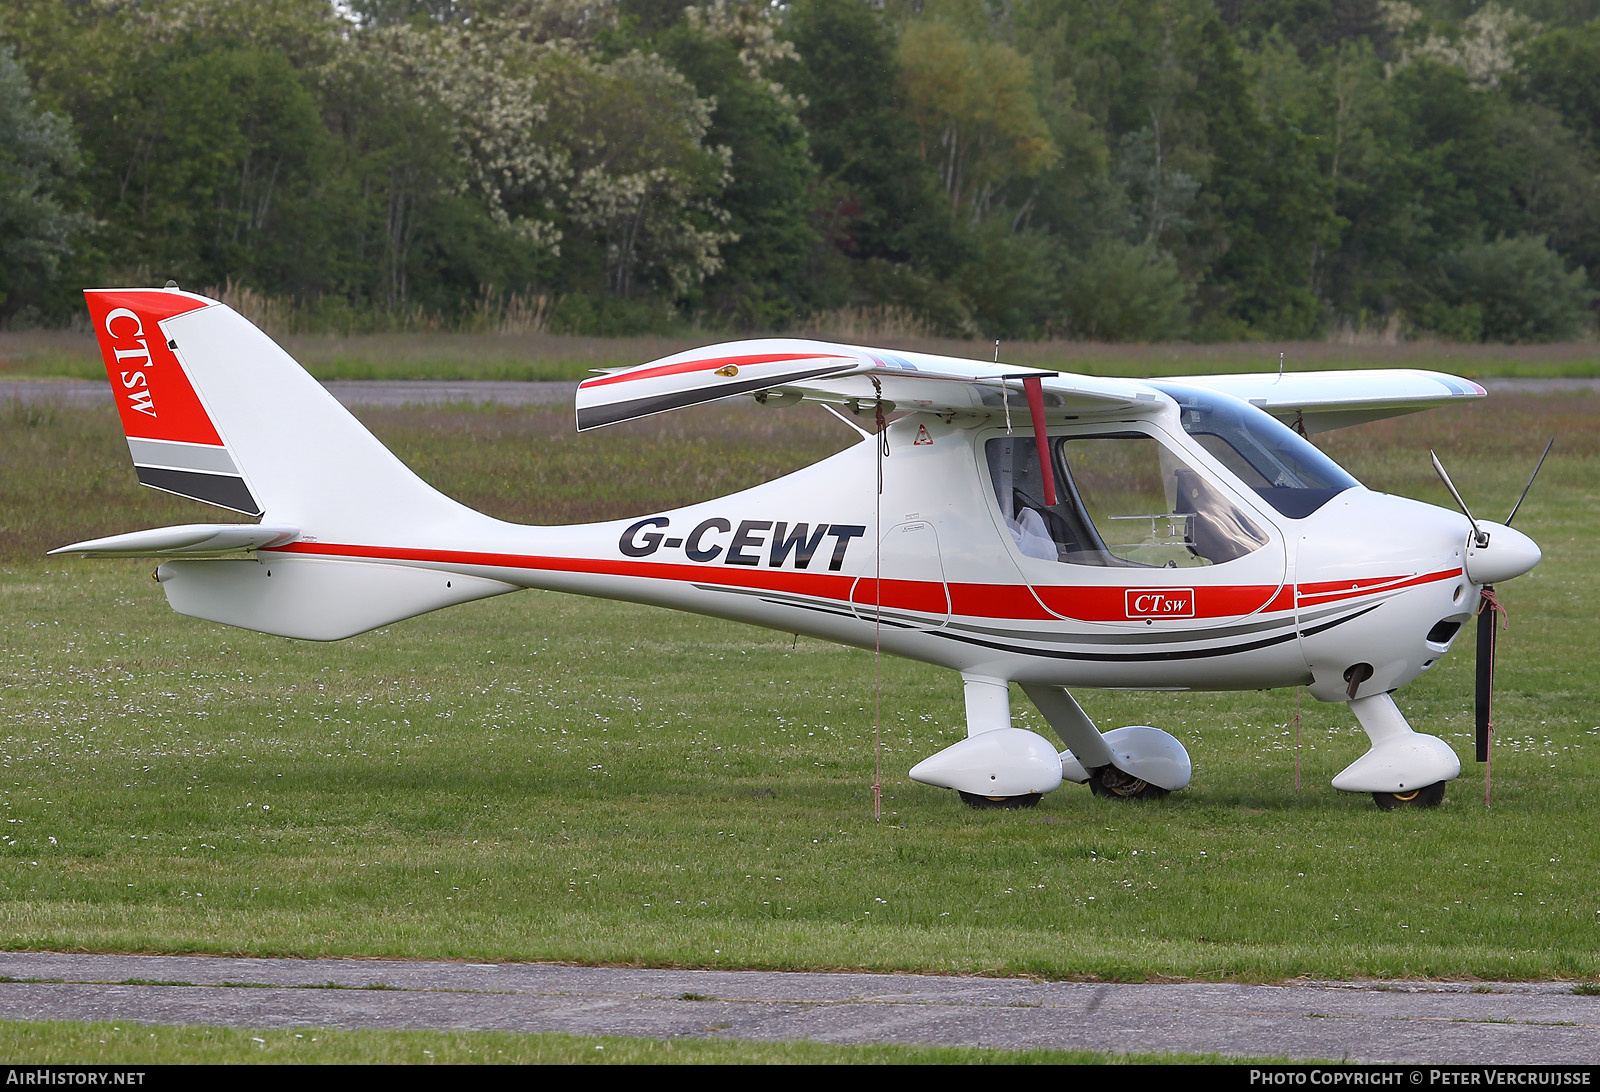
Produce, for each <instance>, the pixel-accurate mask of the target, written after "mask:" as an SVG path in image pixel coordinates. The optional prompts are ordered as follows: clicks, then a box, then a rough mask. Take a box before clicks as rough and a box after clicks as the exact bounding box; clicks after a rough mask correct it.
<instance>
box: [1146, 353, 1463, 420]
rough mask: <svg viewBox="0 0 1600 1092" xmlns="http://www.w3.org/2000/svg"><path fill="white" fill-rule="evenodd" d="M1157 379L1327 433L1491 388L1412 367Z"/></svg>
mask: <svg viewBox="0 0 1600 1092" xmlns="http://www.w3.org/2000/svg"><path fill="white" fill-rule="evenodd" d="M1156 382H1172V383H1182V384H1185V385H1186V386H1191V387H1203V388H1205V389H1207V390H1213V391H1219V392H1221V393H1223V394H1231V395H1232V396H1233V397H1235V398H1240V399H1243V400H1244V401H1246V402H1249V403H1250V404H1251V405H1252V406H1257V407H1259V408H1260V409H1264V410H1266V411H1267V412H1268V413H1270V414H1272V415H1273V416H1274V417H1276V418H1278V419H1279V420H1280V421H1282V422H1284V423H1285V424H1287V425H1293V424H1294V423H1295V422H1296V421H1300V422H1301V423H1302V425H1303V426H1304V428H1305V430H1306V432H1308V433H1309V432H1327V431H1329V430H1331V429H1336V428H1344V427H1345V426H1347V425H1359V424H1362V423H1364V422H1367V421H1377V420H1379V419H1381V418H1384V417H1398V416H1399V415H1401V414H1404V413H1415V412H1416V411H1418V410H1425V409H1433V408H1435V407H1437V406H1444V405H1449V404H1450V403H1452V402H1459V401H1463V400H1470V399H1476V398H1482V397H1484V395H1486V394H1487V393H1488V392H1487V391H1485V390H1484V389H1483V388H1482V387H1480V386H1478V384H1476V383H1474V382H1472V381H1471V380H1469V379H1462V378H1460V377H1459V376H1454V375H1445V374H1444V373H1443V372H1427V371H1418V370H1416V369H1412V368H1395V369H1373V370H1370V371H1367V370H1358V371H1344V372H1284V373H1282V374H1281V375H1280V374H1278V373H1274V372H1256V373H1252V374H1249V375H1178V376H1170V377H1168V378H1167V379H1166V380H1157V381H1156Z"/></svg>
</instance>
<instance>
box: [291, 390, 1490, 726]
mask: <svg viewBox="0 0 1600 1092" xmlns="http://www.w3.org/2000/svg"><path fill="white" fill-rule="evenodd" d="M960 425H961V422H959V421H957V422H955V423H953V424H952V423H945V422H943V421H941V420H939V419H938V418H935V417H933V416H931V415H928V414H915V415H912V416H908V417H905V418H901V419H900V420H899V421H896V422H895V423H894V424H893V425H892V426H891V427H890V428H889V431H888V454H887V456H885V457H882V458H881V470H882V481H883V490H882V493H881V495H880V493H879V491H878V481H879V469H880V457H879V455H878V451H877V445H876V441H875V438H868V439H864V440H863V441H862V442H861V443H858V444H856V445H854V446H853V447H851V448H849V449H847V450H845V451H843V452H840V453H839V454H837V455H835V456H833V457H832V458H829V459H826V460H824V461H822V462H820V463H817V464H815V465H813V466H810V467H807V468H805V469H803V470H801V471H798V472H796V473H794V474H791V475H788V476H786V477H783V478H780V479H777V480H775V481H771V482H768V483H766V484H763V485H760V486H757V487H755V488H753V489H750V490H746V491H744V492H741V493H737V494H734V495H731V496H728V497H723V498H719V499H716V500H711V501H706V502H704V503H701V504H695V505H690V506H688V507H685V508H681V509H676V510H673V511H669V512H664V513H660V514H655V515H650V516H645V517H640V518H636V519H626V520H617V521H613V522H608V523H598V524H585V525H580V526H569V527H524V526H519V525H515V524H508V523H503V522H499V521H495V520H490V519H488V518H486V517H478V518H477V519H463V520H460V521H447V522H446V523H445V524H443V525H439V526H434V527H426V526H424V527H419V528H417V529H416V531H415V533H411V534H407V536H406V541H404V542H392V541H391V542H326V541H300V542H295V543H292V544H290V545H288V546H286V547H283V548H281V549H276V550H275V549H263V550H261V551H260V556H261V558H262V559H263V560H267V561H270V559H271V558H272V557H274V556H283V555H297V556H300V557H307V558H310V557H325V558H338V559H362V560H366V561H370V562H377V563H380V564H382V563H386V562H387V563H397V564H403V565H406V566H409V567H419V566H420V567H427V568H436V569H439V570H443V571H447V572H452V573H460V574H463V575H469V576H473V577H480V578H483V579H487V580H493V581H500V582H503V583H505V584H510V585H515V586H519V587H528V588H546V589H554V590H560V591H567V592H574V593H578V594H583V595H593V596H601V597H605V598H611V599H621V600H629V601H634V602H641V603H651V604H656V605H660V606H665V607H673V608H677V609H681V610H688V611H694V612H697V613H702V614H707V615H714V616H717V617H722V618H728V619H733V620H736V621H742V622H749V623H751V624H754V625H759V626H764V627H768V628H772V629H778V630H781V631H784V632H793V633H803V634H807V635H810V636H814V637H818V638H822V639H825V640H830V641H838V642H842V643H845V644H852V645H857V646H861V647H869V648H870V647H873V646H874V645H881V647H882V649H883V650H884V651H885V652H889V653H891V654H894V655H898V656H904V657H908V658H911V659H917V660H923V661H926V662H929V663H934V664H938V665H941V666H944V667H949V668H952V669H955V670H958V671H961V672H963V673H966V674H970V675H979V676H986V677H989V678H994V679H1002V680H1012V681H1016V682H1022V683H1045V684H1052V685H1057V686H1067V687H1072V686H1090V687H1126V688H1141V689H1197V690H1228V689H1255V688H1269V687H1279V686H1298V685H1309V686H1310V687H1311V689H1312V692H1313V694H1315V695H1316V696H1317V697H1319V698H1322V699H1324V700H1330V701H1332V700H1344V699H1345V698H1346V697H1348V696H1349V683H1348V676H1347V672H1348V671H1349V670H1350V669H1351V668H1352V667H1353V666H1355V665H1365V667H1366V668H1367V669H1368V670H1366V671H1365V672H1363V673H1362V675H1363V679H1364V680H1365V681H1358V686H1359V688H1360V692H1361V693H1362V694H1366V693H1378V692H1382V691H1386V690H1392V689H1394V688H1395V687H1398V686H1400V685H1402V684H1404V683H1405V682H1407V681H1409V680H1410V679H1412V678H1415V677H1416V676H1417V675H1418V674H1419V673H1420V672H1422V671H1423V670H1425V669H1426V668H1427V667H1428V666H1430V665H1431V664H1432V663H1433V661H1434V660H1435V659H1436V658H1437V657H1438V656H1440V655H1442V654H1443V653H1444V652H1445V651H1446V650H1447V649H1448V647H1449V645H1450V641H1451V639H1452V638H1453V637H1454V635H1455V632H1456V630H1457V629H1458V627H1459V623H1460V622H1462V621H1464V620H1465V618H1466V617H1467V616H1468V614H1469V612H1470V611H1471V610H1472V608H1473V606H1474V604H1475V603H1476V602H1477V587H1476V586H1475V585H1473V584H1471V583H1470V582H1469V580H1468V578H1467V576H1466V575H1465V573H1464V568H1463V557H1464V554H1465V551H1466V547H1467V540H1468V533H1469V526H1468V523H1467V521H1466V519H1465V518H1464V517H1463V516H1461V515H1460V514H1458V513H1455V512H1450V511H1447V510H1444V509H1440V508H1435V507H1432V506H1429V505H1425V504H1421V503H1418V502H1415V501H1409V500H1405V499H1402V498H1397V497H1392V496H1387V495H1384V494H1379V493H1374V492H1371V491H1369V490H1367V489H1365V488H1362V487H1360V486H1353V487H1351V488H1347V489H1344V490H1343V491H1341V492H1338V493H1337V494H1336V495H1334V496H1333V497H1332V499H1330V500H1328V501H1327V502H1326V503H1324V504H1322V505H1321V506H1320V507H1319V508H1317V509H1316V510H1315V511H1313V512H1311V513H1310V514H1308V515H1306V516H1303V517H1301V518H1289V517H1286V516H1285V515H1283V514H1282V513H1280V512H1278V511H1276V510H1274V508H1273V507H1272V506H1271V505H1270V504H1268V503H1266V502H1265V501H1263V500H1262V498H1261V497H1260V496H1257V494H1256V492H1255V491H1253V490H1251V489H1250V488H1249V487H1247V486H1245V485H1244V484H1243V483H1242V482H1241V480H1240V479H1239V477H1238V476H1237V475H1236V474H1234V473H1232V472H1230V470H1229V469H1228V468H1226V467H1225V466H1224V465H1223V464H1222V463H1221V462H1219V461H1218V460H1217V459H1216V458H1214V457H1213V456H1212V455H1211V454H1209V453H1208V450H1207V449H1206V448H1205V447H1203V446H1202V445H1201V444H1199V443H1196V442H1195V440H1194V439H1193V438H1192V437H1190V436H1188V435H1186V434H1185V433H1184V431H1183V429H1182V428H1181V427H1180V426H1179V424H1178V414H1177V411H1176V409H1175V408H1173V409H1171V410H1170V412H1168V413H1166V414H1156V415H1146V416H1143V417H1140V418H1138V419H1132V420H1128V421H1126V422H1112V423H1109V424H1108V422H1106V421H1104V420H1099V421H1095V422H1093V423H1086V424H1082V425H1070V424H1069V425H1065V426H1053V427H1052V428H1051V429H1050V435H1051V436H1052V437H1057V436H1068V437H1071V436H1073V435H1074V434H1075V433H1081V434H1084V435H1086V436H1089V435H1092V436H1103V435H1106V434H1108V433H1111V432H1115V433H1117V434H1118V435H1136V434H1137V435H1142V436H1147V437H1150V438H1152V439H1154V440H1156V441H1159V444H1160V445H1163V446H1164V447H1165V448H1166V449H1168V450H1170V451H1171V452H1173V453H1176V454H1177V455H1179V456H1181V458H1182V459H1183V460H1184V461H1185V462H1186V463H1187V465H1188V467H1190V468H1192V469H1193V471H1194V472H1195V473H1197V474H1198V475H1200V476H1202V477H1203V478H1204V479H1205V484H1206V485H1207V486H1209V487H1210V489H1211V490H1214V491H1216V492H1215V494H1213V495H1220V496H1221V497H1223V498H1224V499H1225V501H1226V502H1229V503H1231V505H1233V506H1234V507H1235V508H1236V509H1237V511H1238V512H1239V513H1241V514H1242V516H1243V517H1244V519H1245V521H1246V522H1248V524H1249V525H1251V526H1252V527H1253V528H1254V529H1255V531H1254V533H1255V535H1256V538H1255V539H1254V540H1252V541H1251V542H1250V544H1249V545H1250V547H1251V548H1250V552H1248V553H1247V554H1246V555H1245V556H1239V557H1237V558H1231V559H1229V560H1226V561H1224V562H1222V563H1214V564H1200V565H1195V566H1189V567H1176V566H1171V567H1169V566H1168V565H1150V564H1134V563H1129V562H1122V561H1116V563H1114V564H1110V565H1107V564H1074V563H1071V562H1069V561H1062V560H1058V559H1056V558H1054V557H1041V556H1037V553H1038V551H1034V552H1032V553H1030V552H1028V551H1026V550H1025V549H1024V548H1023V546H1022V545H1021V544H1020V542H1019V539H1018V537H1017V535H1016V534H1014V533H1012V532H1011V531H1008V519H1007V516H1008V513H1006V512H1003V511H1002V507H1001V502H1000V500H999V499H998V498H997V493H1000V492H1003V491H1002V490H999V489H998V488H997V487H996V486H995V484H994V482H993V480H992V476H991V472H990V469H989V468H988V467H987V466H986V465H985V450H986V448H985V445H986V444H987V443H988V442H989V441H991V440H994V439H996V438H1003V437H1006V436H1008V435H1009V433H1008V432H1007V430H1006V429H1004V428H1001V427H994V426H992V425H990V424H988V423H985V424H982V425H978V426H974V427H960ZM1007 495H1009V494H1007ZM1112 518H1113V519H1123V520H1129V519H1132V520H1135V521H1136V522H1137V521H1138V520H1142V519H1144V518H1145V517H1142V516H1141V517H1131V516H1114V517H1112ZM1151 526H1152V527H1154V526H1155V524H1154V523H1153V522H1152V524H1151ZM1139 533H1141V534H1143V533H1145V532H1144V531H1143V524H1140V530H1139ZM1508 533H1509V534H1515V532H1508ZM1149 534H1150V535H1152V536H1154V535H1155V534H1156V532H1155V530H1151V531H1150V532H1149ZM1113 560H1115V559H1113ZM880 577H881V582H880V579H879V578H880ZM1452 623H1453V624H1452Z"/></svg>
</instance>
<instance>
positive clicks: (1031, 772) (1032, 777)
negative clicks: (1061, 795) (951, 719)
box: [911, 675, 1061, 808]
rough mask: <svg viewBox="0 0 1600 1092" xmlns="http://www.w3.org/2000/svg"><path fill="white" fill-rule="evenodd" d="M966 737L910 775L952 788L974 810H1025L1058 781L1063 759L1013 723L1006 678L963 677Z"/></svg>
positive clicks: (1045, 742) (1044, 741) (1048, 744)
mask: <svg viewBox="0 0 1600 1092" xmlns="http://www.w3.org/2000/svg"><path fill="white" fill-rule="evenodd" d="M961 681H962V685H963V689H964V691H965V694H966V699H967V738H966V739H964V740H962V741H961V742H960V743H953V744H951V745H950V746H949V747H946V748H945V749H944V750H942V751H940V752H939V753H938V754H936V755H933V756H932V757H930V758H925V759H923V760H922V761H921V762H919V763H917V764H916V765H915V766H913V767H912V768H911V779H912V780H913V781H921V782H922V783H923V784H925V785H938V786H939V787H940V788H946V789H955V790H956V791H957V792H959V793H960V794H961V799H962V800H963V801H965V802H966V803H967V804H968V805H969V806H971V807H974V808H1029V807H1032V806H1033V805H1035V804H1037V803H1038V802H1039V797H1041V796H1043V795H1044V794H1045V793H1047V792H1052V791H1054V790H1055V789H1056V787H1057V786H1059V785H1060V784H1061V757H1060V755H1058V754H1057V753H1056V749H1055V745H1054V744H1052V743H1051V742H1050V741H1049V740H1047V739H1045V738H1044V737H1043V736H1041V735H1039V734H1038V733H1037V732H1030V731H1028V730H1027V729H1025V728H1013V727H1012V726H1011V689H1010V684H1009V683H1007V682H1006V681H1005V680H1004V679H994V678H989V677H987V676H980V675H962V676H961Z"/></svg>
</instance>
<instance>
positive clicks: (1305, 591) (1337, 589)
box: [1299, 569, 1462, 606]
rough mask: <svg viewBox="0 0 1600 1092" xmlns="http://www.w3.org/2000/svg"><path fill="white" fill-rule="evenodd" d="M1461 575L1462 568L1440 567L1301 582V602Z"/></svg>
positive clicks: (1331, 599)
mask: <svg viewBox="0 0 1600 1092" xmlns="http://www.w3.org/2000/svg"><path fill="white" fill-rule="evenodd" d="M1461 575H1462V570H1461V569H1440V570H1439V571H1438V572H1435V573H1425V574H1423V575H1422V576H1410V577H1406V576H1376V577H1371V578H1368V579H1366V580H1324V581H1320V582H1318V583H1316V584H1301V585H1300V588H1299V602H1300V604H1301V606H1306V605H1308V604H1311V605H1320V604H1323V603H1337V602H1338V601H1339V600H1341V599H1354V598H1356V597H1357V596H1362V595H1368V594H1370V593H1372V592H1380V591H1397V590H1399V589H1400V588H1414V587H1416V586H1418V585H1419V584H1432V583H1434V582H1435V581H1438V580H1451V579H1454V578H1455V577H1458V576H1461Z"/></svg>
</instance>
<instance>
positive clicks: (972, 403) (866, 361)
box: [577, 338, 1163, 431]
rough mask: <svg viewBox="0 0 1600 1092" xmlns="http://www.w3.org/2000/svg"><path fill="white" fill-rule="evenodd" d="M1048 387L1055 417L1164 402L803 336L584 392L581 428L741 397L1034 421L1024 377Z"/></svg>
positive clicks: (683, 361) (1112, 383)
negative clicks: (879, 404) (877, 405)
mask: <svg viewBox="0 0 1600 1092" xmlns="http://www.w3.org/2000/svg"><path fill="white" fill-rule="evenodd" d="M1024 378H1036V379H1038V380H1039V382H1040V386H1041V388H1042V395H1043V403H1044V410H1045V416H1046V418H1047V419H1051V420H1060V419H1066V418H1069V417H1071V418H1082V417H1100V416H1118V415H1120V416H1128V415H1132V414H1140V413H1146V412H1149V411H1151V410H1153V409H1155V408H1157V407H1158V406H1160V405H1161V404H1162V401H1163V399H1162V396H1161V395H1160V394H1159V393H1157V392H1156V391H1154V390H1152V389H1151V388H1150V387H1148V386H1146V385H1145V384H1144V383H1141V382H1139V381H1137V380H1126V379H1100V378H1096V377H1094V376H1085V375H1064V374H1060V373H1056V372H1047V371H1041V370H1039V369H1037V368H1021V367H1016V366H1012V365H1007V364H1003V363H1002V364H991V363H988V362H985V361H979V360H963V359H961V358H959V357H945V356H932V355H929V354H926V353H908V352H891V351H889V350H884V349H866V348H861V347H859V346H855V345H835V344H831V343H829V342H822V341H806V340H801V339H798V338H766V339H762V340H758V341H739V342H732V343H729V344H724V345H713V346H708V347H706V348H703V349H692V350H690V351H689V352H686V353H679V354H677V355H676V356H669V357H665V358H663V359H661V360H656V361H652V362H650V363H648V364H640V365H638V366H637V367H632V368H620V369H616V370H612V371H609V372H607V373H605V374H603V375H597V376H593V377H591V378H589V379H585V380H584V381H583V382H582V383H580V384H579V385H578V396H577V409H578V429H579V430H580V431H582V430H584V429H591V428H598V427H599V426H601V425H611V424H616V423H618V422H620V421H631V420H633V419H634V418H637V417H647V416H649V415H651V414H654V413H661V412H664V411H666V410H671V409H680V408H682V407H684V406H693V405H698V404H699V403H702V402H710V401H713V400H715V399H718V398H726V397H729V396H731V395H736V394H750V395H755V396H756V397H758V398H759V399H761V400H762V401H766V402H768V403H769V404H777V405H789V404H792V403H794V402H799V401H802V400H805V401H813V402H825V403H831V404H833V405H843V406H847V407H849V408H851V409H853V410H857V411H864V412H870V410H871V407H873V406H874V405H875V403H876V401H877V400H878V399H879V398H880V397H881V398H882V399H883V402H884V410H885V411H886V412H890V411H901V412H904V411H907V410H910V411H918V412H929V413H951V414H978V415H982V416H990V417H1002V416H1004V415H1005V414H1007V413H1008V412H1009V413H1015V414H1020V415H1026V413H1027V401H1026V398H1025V395H1024V391H1023V379H1024Z"/></svg>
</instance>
